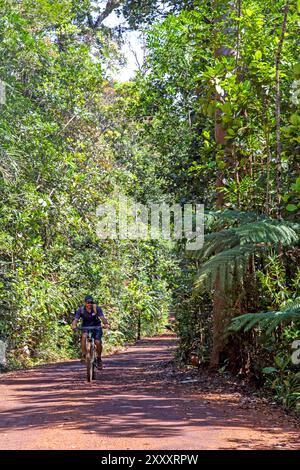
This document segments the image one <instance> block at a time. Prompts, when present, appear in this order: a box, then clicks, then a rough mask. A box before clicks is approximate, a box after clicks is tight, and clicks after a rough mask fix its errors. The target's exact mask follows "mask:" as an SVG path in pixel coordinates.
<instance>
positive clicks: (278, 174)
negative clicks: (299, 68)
mask: <svg viewBox="0 0 300 470" xmlns="http://www.w3.org/2000/svg"><path fill="white" fill-rule="evenodd" d="M289 6H290V1H289V0H287V1H286V3H285V6H284V11H283V21H282V26H281V36H280V40H279V44H278V49H277V54H276V59H275V69H276V199H277V201H276V202H277V215H278V217H280V215H281V196H280V193H281V130H280V125H281V109H280V108H281V96H280V62H281V53H282V47H283V41H284V37H285V32H286V24H287V15H288V12H289Z"/></svg>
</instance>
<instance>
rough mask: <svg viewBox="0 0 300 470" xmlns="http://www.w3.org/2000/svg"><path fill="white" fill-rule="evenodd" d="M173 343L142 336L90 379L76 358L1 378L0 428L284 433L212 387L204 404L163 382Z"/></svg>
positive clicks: (136, 434) (162, 435)
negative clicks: (161, 366) (160, 369)
mask: <svg viewBox="0 0 300 470" xmlns="http://www.w3.org/2000/svg"><path fill="white" fill-rule="evenodd" d="M174 349H175V340H174V337H172V336H162V337H161V338H155V339H149V340H143V341H142V342H140V343H139V345H138V346H137V347H135V348H131V349H130V350H129V351H128V352H126V353H123V354H118V355H114V356H110V357H107V358H105V360H104V364H105V368H104V369H103V371H101V372H98V378H97V380H96V381H95V382H94V383H92V384H88V383H87V382H85V369H84V366H83V365H82V364H80V363H79V362H77V361H69V362H66V363H60V364H51V365H47V366H44V367H38V368H35V369H32V370H30V371H24V372H21V373H16V374H13V375H8V376H7V377H2V378H1V380H0V390H1V389H3V387H5V389H6V392H8V395H7V394H5V396H6V404H4V406H1V401H0V409H2V412H1V414H0V418H1V420H0V431H1V432H5V431H6V430H12V429H15V430H28V429H34V428H39V429H43V428H53V427H54V428H56V427H63V429H64V430H68V429H72V430H74V429H77V430H78V429H80V430H81V431H86V432H93V433H98V434H100V435H108V436H110V437H111V436H118V437H122V436H126V437H139V438H143V437H154V436H155V437H156V438H158V439H164V438H166V437H172V436H176V435H179V434H182V432H183V430H184V429H185V430H188V429H195V428H197V427H198V428H202V427H212V428H213V429H215V430H216V429H219V428H220V429H223V430H224V428H225V430H226V428H244V429H249V430H251V429H253V428H255V429H256V430H260V431H261V432H263V433H267V434H268V435H272V434H273V435H276V434H278V433H281V432H285V433H287V434H288V433H289V432H291V429H290V428H288V426H287V427H285V426H281V427H278V425H276V427H274V423H272V420H271V419H267V418H266V416H257V415H256V414H255V413H252V412H247V411H245V410H239V409H238V407H237V403H236V402H234V400H232V401H230V398H228V399H226V400H224V396H222V395H221V396H220V393H219V392H216V393H215V396H214V397H213V402H211V403H210V404H209V405H207V403H204V402H202V401H201V400H200V399H199V398H198V397H196V396H194V395H190V394H189V387H188V386H186V385H185V386H183V385H178V384H176V383H172V382H170V381H168V382H166V381H164V380H163V377H159V376H158V375H157V373H156V367H155V365H156V364H158V363H159V362H161V361H167V360H169V359H171V357H172V354H173V351H174ZM0 400H2V398H1V399H0ZM291 438H292V434H291ZM252 444H253V443H252ZM260 445H261V442H258V443H257V447H258V448H259V446H260ZM246 446H247V444H246ZM252 448H253V446H252Z"/></svg>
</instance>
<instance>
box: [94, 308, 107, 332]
mask: <svg viewBox="0 0 300 470" xmlns="http://www.w3.org/2000/svg"><path fill="white" fill-rule="evenodd" d="M97 312H98V315H99V317H100V318H101V320H102V321H103V325H104V327H105V328H108V326H109V325H108V321H107V318H105V316H104V313H103V312H102V308H101V307H98V308H97Z"/></svg>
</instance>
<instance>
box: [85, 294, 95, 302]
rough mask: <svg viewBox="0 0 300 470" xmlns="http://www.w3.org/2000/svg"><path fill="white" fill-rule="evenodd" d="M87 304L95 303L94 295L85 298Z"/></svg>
mask: <svg viewBox="0 0 300 470" xmlns="http://www.w3.org/2000/svg"><path fill="white" fill-rule="evenodd" d="M84 301H85V302H94V299H93V296H92V295H86V296H85V298H84Z"/></svg>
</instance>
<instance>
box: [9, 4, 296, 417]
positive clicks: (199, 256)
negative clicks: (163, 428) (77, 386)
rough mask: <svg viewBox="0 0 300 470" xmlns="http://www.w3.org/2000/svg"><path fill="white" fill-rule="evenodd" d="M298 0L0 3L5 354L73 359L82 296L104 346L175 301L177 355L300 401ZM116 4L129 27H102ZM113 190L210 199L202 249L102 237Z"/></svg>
mask: <svg viewBox="0 0 300 470" xmlns="http://www.w3.org/2000/svg"><path fill="white" fill-rule="evenodd" d="M299 10H300V5H299V1H296V0H276V1H274V0H272V1H271V0H265V1H264V2H261V1H258V0H234V1H230V0H223V1H217V0H214V1H205V2H204V1H201V0H198V1H175V0H174V1H173V0H170V1H165V2H164V1H131V0H130V1H129V0H127V1H118V0H115V1H114V0H107V1H101V2H94V1H93V2H92V1H89V0H84V1H77V0H63V1H56V0H53V1H50V0H37V1H36V0H35V1H32V0H23V1H16V0H11V1H9V0H1V2H0V13H1V15H0V38H1V42H0V55H1V61H0V79H1V90H2V100H1V104H0V190H1V193H0V194H1V196H0V197H1V205H0V214H1V221H0V263H1V264H0V300H1V302H0V335H1V338H2V340H3V341H5V343H6V344H7V364H6V366H5V367H9V368H13V367H20V366H26V365H30V364H33V363H36V362H39V361H48V360H54V359H57V358H63V357H75V356H76V354H77V348H78V345H77V338H76V337H74V334H73V333H72V331H71V328H70V322H71V320H72V316H73V312H74V309H75V308H76V307H77V306H78V305H79V304H80V303H81V302H82V298H83V297H84V295H85V294H86V293H93V294H94V296H95V298H97V301H98V302H99V303H100V304H101V305H102V306H103V309H104V311H105V312H106V314H107V316H108V317H109V319H110V322H111V325H112V333H111V336H110V339H109V342H110V345H111V346H119V345H122V344H124V343H125V342H127V341H134V340H135V339H136V338H137V337H140V336H141V335H142V336H143V335H154V334H157V333H159V332H161V331H162V330H163V328H164V326H165V324H166V322H167V319H168V315H169V314H170V312H171V313H174V314H175V329H176V332H177V334H178V336H179V347H178V352H177V356H178V359H179V360H180V361H181V362H182V363H185V364H189V363H191V361H192V362H193V361H194V362H195V361H196V363H197V364H202V365H203V366H205V365H210V366H211V367H213V368H217V369H218V368H223V369H224V368H225V369H226V370H230V371H231V372H233V373H236V374H239V375H241V376H243V377H248V378H249V379H251V380H255V381H256V382H257V383H258V384H265V385H266V386H269V387H271V388H272V389H273V391H274V393H275V394H276V396H277V398H278V399H279V400H280V401H281V402H282V403H283V404H284V405H285V406H286V407H287V408H292V407H295V406H296V405H297V402H298V403H299V375H300V372H299V365H297V363H295V361H294V362H292V360H291V356H292V344H294V342H295V341H296V340H299V339H300V322H299V319H300V293H299V280H300V270H299V260H300V250H299V232H300V224H299V209H300V200H299V195H300V174H299V155H300V135H299V128H300V109H299V104H300V56H299V37H300V31H299ZM112 13H113V14H115V15H117V16H119V17H122V18H123V19H124V22H123V23H122V26H118V27H110V26H108V25H107V22H106V21H105V20H107V19H108V18H109V16H110V15H111V14H112ZM128 30H137V31H141V32H142V33H143V35H144V37H145V61H144V63H143V64H142V67H141V69H140V70H139V71H137V73H136V75H135V77H134V79H132V80H130V81H129V82H126V83H120V82H118V80H117V79H112V78H110V76H111V75H110V70H111V69H112V68H115V67H117V66H118V64H122V63H123V62H124V57H122V51H121V46H122V43H123V42H124V40H125V39H124V38H125V36H124V33H125V32H126V31H128ZM4 88H5V99H4V94H3V93H4V92H3V90H4ZM118 193H122V194H125V195H127V196H128V197H129V198H134V200H135V201H137V202H140V203H144V204H147V203H148V202H149V201H156V202H159V201H165V202H167V203H169V204H174V203H180V204H185V203H203V204H204V206H205V232H206V237H205V243H204V246H203V248H202V249H201V250H195V251H193V252H189V251H187V250H186V249H185V242H184V240H183V241H179V242H177V243H176V244H169V243H168V242H167V241H166V240H163V239H161V240H152V239H150V238H149V239H148V240H120V239H118V238H116V239H108V240H103V239H100V238H99V237H98V236H97V233H96V226H97V215H96V209H97V207H98V206H99V204H103V203H105V202H106V201H107V200H114V197H115V195H116V194H118ZM296 362H297V361H296Z"/></svg>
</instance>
